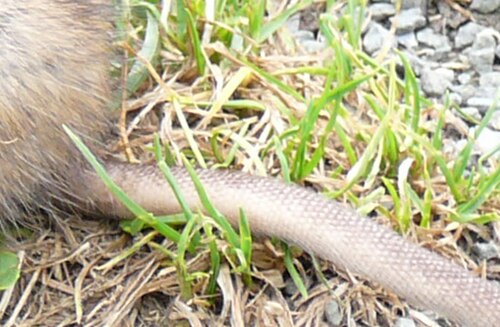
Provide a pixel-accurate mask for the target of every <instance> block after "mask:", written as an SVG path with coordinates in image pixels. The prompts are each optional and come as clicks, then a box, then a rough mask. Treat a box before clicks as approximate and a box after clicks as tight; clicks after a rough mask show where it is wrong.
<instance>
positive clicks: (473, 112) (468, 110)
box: [460, 107, 482, 120]
mask: <svg viewBox="0 0 500 327" xmlns="http://www.w3.org/2000/svg"><path fill="white" fill-rule="evenodd" d="M460 110H462V112H463V113H464V114H466V115H469V116H471V117H472V118H474V119H477V120H481V118H482V116H481V113H480V112H479V110H478V109H477V108H475V107H464V108H460Z"/></svg>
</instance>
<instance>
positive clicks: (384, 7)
mask: <svg viewBox="0 0 500 327" xmlns="http://www.w3.org/2000/svg"><path fill="white" fill-rule="evenodd" d="M369 10H370V13H371V15H372V18H373V20H376V21H380V20H384V19H386V18H387V17H390V16H394V15H395V14H396V9H395V8H394V5H393V4H392V3H374V4H372V5H371V6H370V7H369Z"/></svg>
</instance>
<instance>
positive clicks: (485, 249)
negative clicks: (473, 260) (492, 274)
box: [472, 242, 498, 260]
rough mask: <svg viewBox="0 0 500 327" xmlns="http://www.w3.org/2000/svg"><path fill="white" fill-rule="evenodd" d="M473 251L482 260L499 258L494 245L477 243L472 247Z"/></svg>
mask: <svg viewBox="0 0 500 327" xmlns="http://www.w3.org/2000/svg"><path fill="white" fill-rule="evenodd" d="M472 251H473V252H474V253H475V254H476V255H477V257H478V258H479V259H481V260H489V259H493V258H496V257H498V249H497V247H496V245H495V244H493V243H491V242H490V243H476V244H474V246H472Z"/></svg>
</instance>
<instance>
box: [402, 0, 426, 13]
mask: <svg viewBox="0 0 500 327" xmlns="http://www.w3.org/2000/svg"><path fill="white" fill-rule="evenodd" d="M413 8H418V9H420V11H421V12H427V0H404V1H401V9H413Z"/></svg>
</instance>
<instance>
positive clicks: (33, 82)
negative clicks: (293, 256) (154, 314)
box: [0, 0, 500, 327]
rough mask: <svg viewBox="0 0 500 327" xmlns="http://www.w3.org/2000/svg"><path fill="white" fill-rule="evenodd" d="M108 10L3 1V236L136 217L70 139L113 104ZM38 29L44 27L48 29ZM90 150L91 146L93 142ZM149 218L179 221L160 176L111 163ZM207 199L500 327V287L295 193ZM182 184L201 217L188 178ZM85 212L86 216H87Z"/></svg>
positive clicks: (178, 172)
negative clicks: (27, 215)
mask: <svg viewBox="0 0 500 327" xmlns="http://www.w3.org/2000/svg"><path fill="white" fill-rule="evenodd" d="M107 3H108V1H105V0H90V1H84V0H81V1H72V0H3V1H2V5H1V6H0V76H1V78H2V83H0V167H1V170H0V214H1V216H0V225H2V222H3V225H5V222H7V221H10V222H11V223H16V222H18V221H19V219H20V218H19V217H21V216H22V212H25V211H26V210H28V211H29V210H33V209H36V208H46V209H49V210H52V209H55V208H56V207H57V206H56V205H55V203H57V204H58V205H61V204H65V205H68V204H71V203H73V202H76V203H77V204H78V207H80V208H82V209H84V210H90V211H95V212H99V213H101V214H105V215H107V216H109V217H121V218H129V217H130V214H129V212H128V211H127V210H126V209H125V208H123V206H122V205H120V204H119V203H117V202H116V201H115V200H114V199H113V197H112V196H111V195H110V194H109V193H108V191H107V190H106V189H105V188H104V186H103V184H102V183H101V181H100V180H98V179H97V178H96V177H95V176H94V175H93V174H92V173H89V170H88V169H87V167H86V166H85V163H84V162H83V160H82V159H81V158H80V155H79V153H78V152H77V151H76V150H75V147H74V145H73V144H72V143H71V142H70V141H69V139H68V137H67V136H66V135H65V134H64V132H63V131H62V129H61V125H62V124H66V125H69V126H70V127H71V128H72V129H73V130H76V131H78V132H79V133H81V134H82V135H92V137H99V135H101V134H106V131H107V129H108V125H109V124H108V119H107V116H108V115H107V114H106V107H107V105H108V103H109V102H110V93H109V89H110V87H109V76H108V68H109V63H108V58H109V53H110V41H109V31H110V28H111V24H110V23H109V21H110V19H109V15H107V13H109V12H110V11H109V8H108V6H107ZM41 26H43V27H42V28H41ZM87 143H91V144H92V143H93V142H92V141H91V140H87ZM105 165H106V166H107V168H108V170H109V172H110V174H111V176H112V177H113V178H114V180H115V181H116V182H117V183H118V184H119V185H120V186H122V188H123V189H124V190H125V191H126V192H127V193H128V194H129V195H130V196H131V197H132V198H133V199H135V200H136V201H137V202H139V203H140V204H141V205H143V206H144V207H145V208H146V209H147V210H149V211H151V212H154V213H162V214H165V213H172V212H179V210H180V209H179V207H178V204H177V203H176V201H175V199H174V197H173V195H172V192H171V190H170V189H169V187H168V186H167V185H166V183H165V182H164V180H163V178H162V176H161V174H160V173H159V172H158V171H157V170H156V168H155V167H153V166H141V165H135V166H133V165H127V164H118V163H111V162H105ZM199 174H200V177H201V180H202V182H203V183H204V185H205V187H206V189H207V191H208V194H209V196H210V199H211V200H212V201H213V202H214V204H215V205H216V207H217V208H218V209H219V210H220V211H221V212H222V213H223V214H225V215H226V216H227V217H228V218H229V219H230V220H231V222H233V223H236V222H237V217H238V211H239V209H240V208H243V209H244V210H245V212H246V214H247V215H248V218H249V221H250V225H251V227H252V229H253V230H254V231H255V232H257V233H261V234H267V235H270V234H271V235H276V236H278V237H281V238H283V239H285V240H288V241H290V242H293V243H296V244H298V245H300V246H302V247H304V248H305V249H307V250H309V251H311V252H314V253H316V254H318V255H320V256H321V257H323V258H325V259H328V260H331V261H332V262H334V263H335V264H337V265H338V266H340V267H342V268H344V269H349V270H351V271H353V272H356V273H359V274H361V275H363V276H365V277H367V278H369V279H372V280H374V281H377V282H379V283H380V284H382V285H383V286H385V287H387V288H389V289H392V290H393V291H395V292H396V293H397V294H399V295H401V296H402V297H404V298H406V299H407V300H409V301H410V302H411V303H414V304H416V305H418V306H421V307H423V308H427V309H431V310H434V311H436V312H437V313H439V314H441V315H444V316H446V317H448V318H450V319H452V320H454V321H456V322H458V323H461V324H463V325H464V326H481V327H482V326H499V325H500V286H499V284H498V283H497V282H493V281H485V280H482V279H479V278H477V277H474V276H473V275H472V274H470V273H469V272H467V271H466V270H464V269H462V268H461V267H459V266H457V265H455V264H452V263H450V262H449V261H448V260H445V259H443V258H441V257H440V256H438V255H436V254H434V253H432V252H430V251H427V250H425V249H422V248H420V247H418V246H416V245H414V244H412V243H410V242H407V241H405V240H404V239H403V238H401V237H400V236H399V235H397V234H395V233H394V232H392V231H390V230H388V229H386V228H385V227H382V226H380V225H377V224H376V223H374V222H372V221H371V220H368V219H366V218H364V217H360V216H358V215H357V214H356V212H355V211H353V210H352V209H349V208H346V207H344V206H342V205H340V204H338V203H336V202H333V201H329V200H328V199H326V198H324V197H323V196H322V195H319V194H316V193H314V192H311V191H309V190H306V189H303V188H301V187H298V186H289V185H285V184H283V183H281V182H280V181H278V180H275V179H269V178H260V177H252V176H249V175H245V174H242V173H238V172H227V171H207V170H205V171H203V170H200V171H199ZM174 175H175V176H176V177H177V178H178V181H179V183H180V185H181V188H182V190H183V193H184V196H185V197H186V198H187V201H188V203H189V205H190V206H191V207H192V208H199V201H198V199H197V196H196V193H195V191H194V188H193V186H192V183H191V181H190V179H189V177H188V176H187V174H186V172H185V171H184V170H183V169H178V168H176V169H174ZM78 207H77V208H78Z"/></svg>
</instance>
